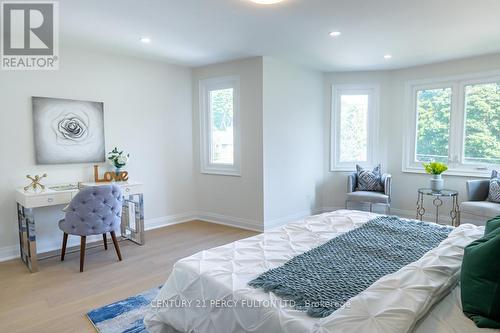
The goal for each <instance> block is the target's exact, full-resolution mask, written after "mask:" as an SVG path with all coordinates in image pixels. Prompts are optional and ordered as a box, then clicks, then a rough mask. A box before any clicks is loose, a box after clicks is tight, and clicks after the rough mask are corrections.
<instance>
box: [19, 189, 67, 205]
mask: <svg viewBox="0 0 500 333" xmlns="http://www.w3.org/2000/svg"><path fill="white" fill-rule="evenodd" d="M70 201H71V193H70V192H65V193H52V194H45V195H37V196H28V197H26V198H25V207H30V208H35V207H46V206H56V205H64V204H67V203H69V202H70Z"/></svg>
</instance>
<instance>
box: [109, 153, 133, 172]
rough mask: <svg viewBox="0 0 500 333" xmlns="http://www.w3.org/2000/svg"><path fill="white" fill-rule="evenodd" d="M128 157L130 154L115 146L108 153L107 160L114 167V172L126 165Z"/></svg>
mask: <svg viewBox="0 0 500 333" xmlns="http://www.w3.org/2000/svg"><path fill="white" fill-rule="evenodd" d="M129 159H130V154H127V153H125V152H123V150H119V149H118V147H115V148H114V149H113V150H112V151H110V152H109V153H108V161H109V163H111V165H112V166H114V167H115V172H120V171H121V169H122V168H123V167H124V166H125V165H127V163H128V161H129Z"/></svg>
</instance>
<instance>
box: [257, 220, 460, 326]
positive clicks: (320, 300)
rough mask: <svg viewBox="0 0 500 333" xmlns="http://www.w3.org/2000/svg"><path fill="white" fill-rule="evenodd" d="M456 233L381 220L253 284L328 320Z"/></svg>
mask: <svg viewBox="0 0 500 333" xmlns="http://www.w3.org/2000/svg"><path fill="white" fill-rule="evenodd" d="M452 229H453V228H451V227H447V226H440V225H437V224H430V223H425V222H420V221H416V220H404V219H400V218H398V217H395V216H382V217H378V218H375V219H373V220H370V221H368V222H366V223H365V224H363V225H362V226H360V227H359V228H356V229H353V230H351V231H349V232H347V233H345V234H342V235H340V236H338V237H335V238H333V239H331V240H330V241H328V242H326V243H325V244H323V245H321V246H319V247H317V248H314V249H312V250H310V251H308V252H305V253H303V254H301V255H298V256H296V257H294V258H292V259H291V260H290V261H288V262H286V263H285V264H284V265H283V266H281V267H277V268H274V269H271V270H269V271H267V272H265V273H263V274H262V275H260V276H259V277H257V278H256V279H254V280H252V281H250V282H249V283H248V284H249V285H250V286H253V287H255V288H263V289H264V290H265V291H266V292H273V293H275V294H276V295H278V296H280V297H281V298H283V299H285V300H287V301H289V304H294V305H295V308H296V309H298V310H302V311H307V313H308V315H310V316H312V317H326V316H328V315H330V314H331V313H333V312H334V311H335V310H337V309H338V308H340V307H342V306H344V305H345V304H346V302H347V301H348V300H349V299H351V298H352V297H354V296H356V295H358V294H359V293H360V292H362V291H363V290H365V289H366V288H368V287H369V286H370V285H372V284H373V283H374V282H375V281H377V280H378V279H380V278H381V277H383V276H385V275H387V274H391V273H394V272H396V271H398V270H399V269H401V268H402V267H404V266H406V265H408V264H410V263H412V262H414V261H417V260H418V259H420V258H421V257H422V256H423V255H424V254H425V253H426V252H428V251H430V250H431V249H433V248H435V247H436V246H438V245H439V243H440V242H441V241H443V240H444V239H445V238H447V237H448V234H449V233H450V232H451V230H452ZM290 301H291V302H290Z"/></svg>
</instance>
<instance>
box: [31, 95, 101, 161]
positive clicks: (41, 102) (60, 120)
mask: <svg viewBox="0 0 500 333" xmlns="http://www.w3.org/2000/svg"><path fill="white" fill-rule="evenodd" d="M32 102H33V128H34V136H35V154H36V162H37V164H67V163H95V162H104V161H105V147H104V104H103V103H101V102H89V101H78V100H72V99H60V98H48V97H32Z"/></svg>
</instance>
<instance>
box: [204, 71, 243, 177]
mask: <svg viewBox="0 0 500 333" xmlns="http://www.w3.org/2000/svg"><path fill="white" fill-rule="evenodd" d="M200 124H201V149H200V160H201V172H202V173H212V174H221V175H232V176H239V175H240V143H239V142H240V136H239V128H240V127H239V78H238V77H223V78H214V79H207V80H202V81H200Z"/></svg>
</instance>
